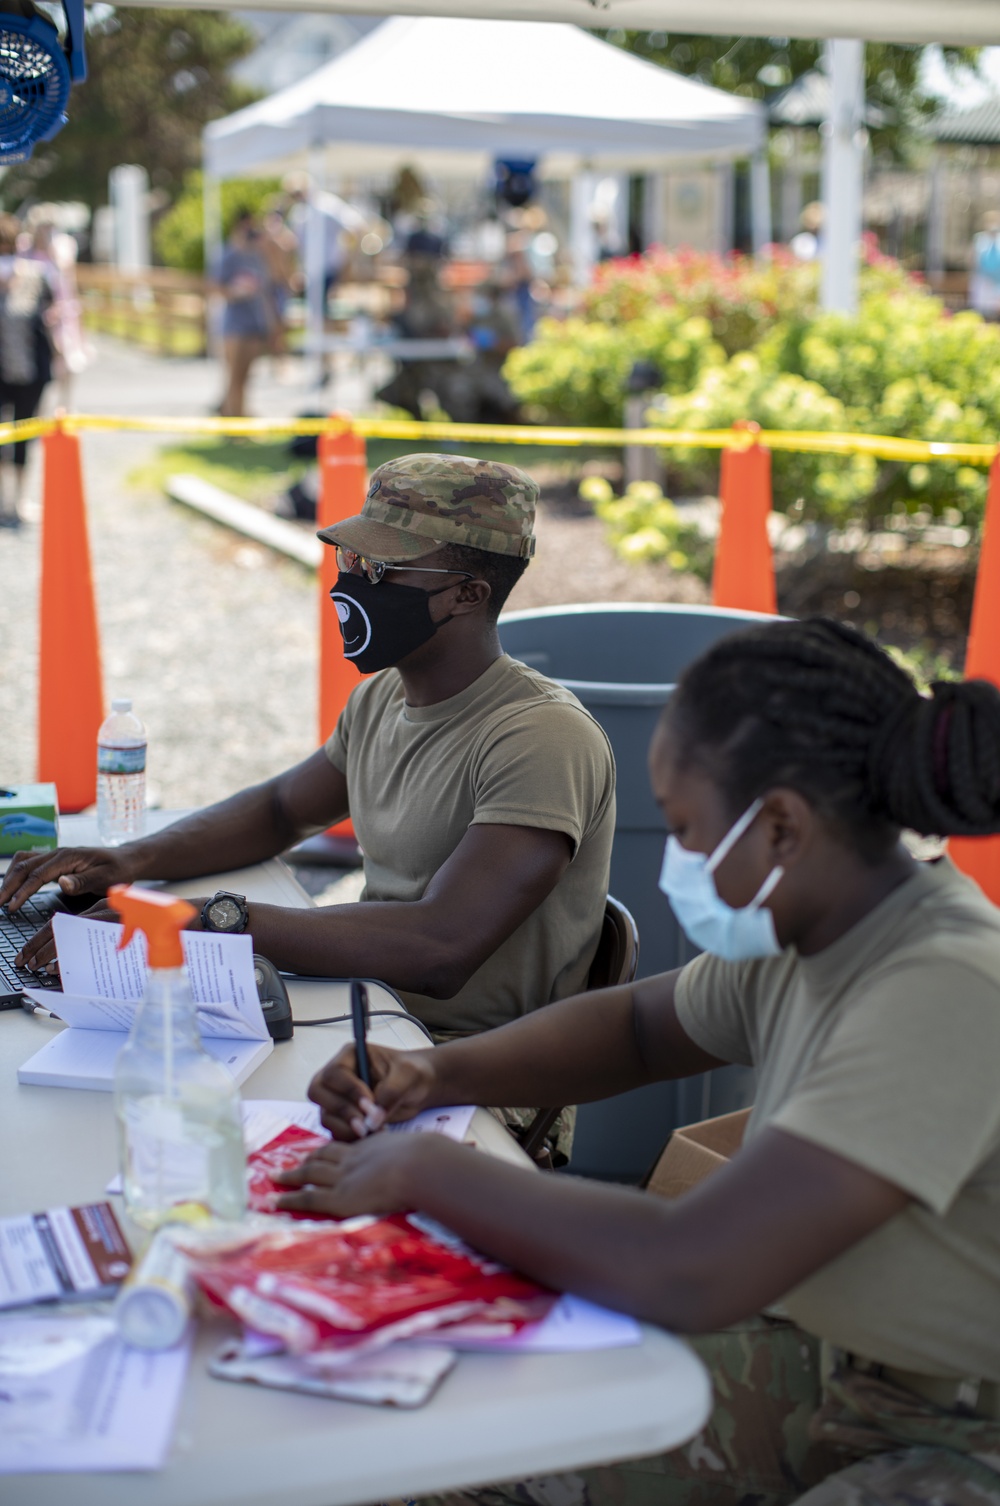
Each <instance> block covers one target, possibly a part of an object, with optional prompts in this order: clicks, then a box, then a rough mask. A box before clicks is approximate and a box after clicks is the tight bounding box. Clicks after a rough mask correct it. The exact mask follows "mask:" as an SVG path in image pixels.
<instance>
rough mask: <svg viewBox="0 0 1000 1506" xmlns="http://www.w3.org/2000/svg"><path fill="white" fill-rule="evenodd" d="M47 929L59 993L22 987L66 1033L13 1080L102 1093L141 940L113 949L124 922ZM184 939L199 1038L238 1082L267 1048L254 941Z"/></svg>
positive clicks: (126, 1023) (196, 934)
mask: <svg viewBox="0 0 1000 1506" xmlns="http://www.w3.org/2000/svg"><path fill="white" fill-rule="evenodd" d="M53 932H54V934H55V940H56V951H57V953H58V957H59V972H60V976H61V978H62V985H63V990H64V991H63V992H62V993H55V992H53V991H52V990H50V989H31V988H28V989H25V992H26V993H27V994H28V995H29V997H30V998H32V999H34V1000H35V1001H36V1003H39V1004H42V1005H43V1006H44V1007H45V1008H46V1009H51V1010H52V1011H53V1013H55V1014H57V1015H58V1016H59V1018H60V1019H61V1020H64V1021H65V1023H66V1024H67V1025H68V1026H69V1029H67V1030H63V1031H60V1033H59V1034H58V1035H56V1036H53V1037H52V1039H51V1040H50V1041H48V1042H47V1044H46V1045H44V1046H43V1047H42V1049H41V1050H40V1051H36V1053H35V1055H34V1056H32V1057H31V1058H30V1059H29V1060H28V1061H26V1062H25V1063H24V1065H23V1066H21V1067H19V1068H18V1073H17V1080H18V1082H22V1083H35V1084H39V1085H42V1086H48V1087H63V1088H97V1089H100V1090H103V1091H105V1092H109V1091H110V1090H111V1088H112V1086H113V1084H114V1073H115V1061H116V1060H117V1057H118V1052H119V1051H120V1050H121V1048H122V1045H123V1044H124V1041H125V1037H126V1035H127V1033H128V1031H129V1029H130V1028H131V1025H132V1021H133V1019H134V1018H135V1011H136V1008H137V1007H138V1001H139V1000H140V999H141V998H142V995H143V993H144V991H145V987H146V975H147V968H146V945H145V938H144V937H142V936H141V935H139V936H136V937H135V938H134V940H133V941H131V942H130V943H129V945H128V946H127V947H125V949H124V950H123V951H121V952H119V951H118V950H117V948H118V943H119V942H120V940H121V937H122V927H121V926H115V925H108V924H106V923H105V922H103V921H98V920H85V919H84V918H83V917H82V916H76V915H56V916H55V917H54V918H53ZM181 942H182V945H183V948H184V960H185V962H186V964H187V969H188V976H189V978H190V980H191V989H192V992H193V994H194V997H195V1001H196V1003H197V1005H198V1024H199V1027H200V1029H201V1037H202V1044H203V1045H204V1047H205V1049H206V1051H208V1052H209V1053H210V1054H211V1055H212V1056H214V1057H215V1058H216V1060H217V1061H220V1062H221V1063H222V1065H223V1066H224V1067H226V1068H227V1070H228V1071H229V1072H231V1073H232V1075H233V1077H234V1079H235V1080H236V1082H238V1083H240V1082H245V1081H246V1079H247V1078H248V1077H249V1076H250V1073H251V1072H253V1071H254V1070H255V1069H256V1068H257V1067H259V1066H260V1064H261V1062H262V1061H263V1060H264V1058H265V1057H267V1056H268V1055H270V1053H271V1051H272V1050H273V1048H274V1042H273V1041H272V1040H271V1037H270V1035H269V1034H268V1030H267V1025H266V1023H265V1021H264V1013H263V1010H262V1009H261V1007H260V999H259V997H258V995H257V985H256V982H255V981H254V970H253V940H252V939H251V937H249V936H222V935H218V934H216V933H215V932H210V931H185V932H184V933H183V934H182V936H181Z"/></svg>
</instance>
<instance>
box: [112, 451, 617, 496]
mask: <svg viewBox="0 0 1000 1506" xmlns="http://www.w3.org/2000/svg"><path fill="white" fill-rule="evenodd" d="M417 445H418V442H417V441H414V440H391V439H370V440H369V441H368V464H369V466H370V467H371V469H372V470H374V469H375V467H376V466H379V465H382V464H383V463H384V462H385V461H387V460H395V459H397V458H398V457H399V456H400V455H410V454H412V453H413V450H414V448H416V447H417ZM419 447H420V448H421V449H424V450H427V451H433V452H435V453H439V454H442V453H443V454H446V453H460V452H461V448H462V447H461V446H459V445H457V444H454V443H433V444H432V443H427V444H424V445H420V446H419ZM603 453H604V452H602V451H599V450H596V449H593V450H592V449H587V450H582V449H572V450H568V449H566V448H565V447H563V446H559V445H537V446H536V445H530V446H529V445H514V444H509V445H503V444H495V445H493V444H491V445H476V455H477V456H478V457H481V458H482V459H483V460H499V461H502V462H505V463H507V464H510V465H521V466H524V467H525V469H527V470H530V471H537V470H542V469H544V470H545V471H546V472H547V473H548V474H549V475H550V476H551V475H553V474H555V473H557V474H559V475H565V476H566V477H569V476H571V475H573V474H574V473H576V472H578V471H579V469H580V466H581V465H582V464H583V463H584V461H586V460H592V459H594V458H595V457H599V456H603ZM311 465H312V462H310V461H306V460H297V459H295V458H294V457H293V456H291V455H290V454H289V451H288V441H287V440H284V439H241V438H233V439H230V438H221V439H192V440H188V441H185V442H183V443H180V444H171V445H168V446H165V447H164V448H163V449H161V450H160V451H159V452H158V454H157V456H156V458H155V459H154V460H152V461H151V462H150V463H149V464H147V465H145V466H143V467H142V468H141V469H140V470H138V471H134V472H133V473H132V474H131V476H130V477H129V481H130V482H131V483H132V485H134V486H141V487H144V488H150V489H155V490H157V491H162V490H163V488H164V485H165V482H166V480H167V477H168V476H172V475H176V474H177V472H179V471H185V472H187V473H188V474H190V475H195V476H201V477H202V479H203V480H205V481H211V482H212V483H213V484H214V485H215V486H221V487H222V488H223V490H224V491H227V492H232V493H233V495H234V496H237V497H242V499H243V500H244V501H245V502H254V503H256V504H257V505H258V506H264V505H267V504H269V503H270V502H271V501H272V500H273V499H274V497H275V496H277V495H278V494H279V493H280V492H283V491H284V490H285V488H286V487H287V486H288V485H289V484H290V483H291V482H292V481H293V480H295V479H296V478H297V477H299V476H301V475H302V474H303V473H304V472H305V471H308V470H309V469H310V468H311Z"/></svg>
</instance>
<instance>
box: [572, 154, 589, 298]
mask: <svg viewBox="0 0 1000 1506" xmlns="http://www.w3.org/2000/svg"><path fill="white" fill-rule="evenodd" d="M594 182H595V179H594V174H593V173H589V172H578V173H577V174H576V176H575V177H574V178H573V180H572V182H571V183H570V200H569V240H570V254H571V256H572V262H573V280H574V282H575V283H576V285H577V287H578V288H583V287H586V285H587V283H588V282H589V281H590V274H591V272H592V271H593V268H594V262H595V260H596V257H595V254H594V226H593V221H592V220H591V218H590V211H591V207H592V204H593V198H594Z"/></svg>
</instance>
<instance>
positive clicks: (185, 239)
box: [153, 172, 281, 272]
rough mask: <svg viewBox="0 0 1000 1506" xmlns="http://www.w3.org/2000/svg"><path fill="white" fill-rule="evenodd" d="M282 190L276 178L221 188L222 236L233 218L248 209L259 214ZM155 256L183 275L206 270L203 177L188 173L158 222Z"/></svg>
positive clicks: (236, 181) (231, 182) (237, 181)
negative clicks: (174, 198) (179, 191)
mask: <svg viewBox="0 0 1000 1506" xmlns="http://www.w3.org/2000/svg"><path fill="white" fill-rule="evenodd" d="M280 188H281V180H280V179H279V178H233V179H230V180H228V181H227V182H225V183H223V184H221V186H220V195H219V196H220V199H221V201H222V234H223V236H224V237H225V236H227V235H228V234H229V232H230V230H231V229H232V226H233V222H234V220H235V219H236V217H237V216H238V215H240V214H242V213H244V212H245V211H247V210H250V211H252V212H253V213H260V211H261V210H263V209H266V208H267V207H268V201H269V200H270V199H273V198H274V196H275V195H276V194H277V193H278V192H279V190H280ZM153 243H154V247H155V250H156V254H157V256H158V257H159V259H160V261H161V262H162V263H163V265H164V266H165V267H178V268H180V269H181V270H182V271H185V272H203V271H204V270H205V208H204V201H203V199H202V175H201V173H200V172H195V173H188V175H187V176H186V178H185V179H184V187H183V189H182V191H181V193H180V194H179V195H178V197H177V199H176V200H175V201H174V203H173V204H172V205H171V207H170V208H169V209H168V210H167V212H166V214H165V215H163V217H162V218H161V219H160V221H159V223H158V224H157V226H156V230H155V231H154V235H153Z"/></svg>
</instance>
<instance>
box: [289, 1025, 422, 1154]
mask: <svg viewBox="0 0 1000 1506" xmlns="http://www.w3.org/2000/svg"><path fill="white" fill-rule="evenodd" d="M433 1057H434V1053H433V1051H392V1050H390V1049H388V1048H387V1047H385V1046H374V1045H369V1047H368V1066H369V1072H370V1076H371V1080H372V1086H371V1089H368V1088H366V1087H365V1085H364V1083H363V1082H362V1081H361V1079H360V1077H358V1075H357V1059H356V1057H355V1054H354V1046H353V1045H350V1046H344V1048H343V1049H342V1050H341V1051H338V1053H337V1055H336V1056H335V1057H334V1058H333V1060H332V1061H328V1062H327V1064H326V1066H325V1067H321V1068H320V1070H319V1071H318V1072H317V1073H316V1076H315V1077H314V1078H313V1080H312V1082H311V1083H310V1084H309V1097H310V1098H311V1099H312V1101H313V1102H314V1103H318V1104H319V1107H320V1118H321V1120H322V1122H323V1124H324V1125H325V1126H326V1128H327V1129H328V1130H329V1131H330V1133H331V1135H332V1136H333V1138H334V1139H335V1140H361V1139H363V1138H364V1137H365V1135H370V1134H372V1133H374V1131H375V1130H379V1129H381V1128H382V1126H383V1125H384V1124H398V1123H399V1122H400V1121H401V1120H403V1119H412V1118H413V1116H414V1115H415V1114H419V1113H420V1112H421V1110H422V1109H426V1108H429V1107H430V1106H431V1105H432V1104H433V1103H435V1102H437V1101H439V1100H437V1099H436V1098H435V1096H434V1089H435V1087H436V1085H437V1072H436V1070H435V1067H434V1061H433Z"/></svg>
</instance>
